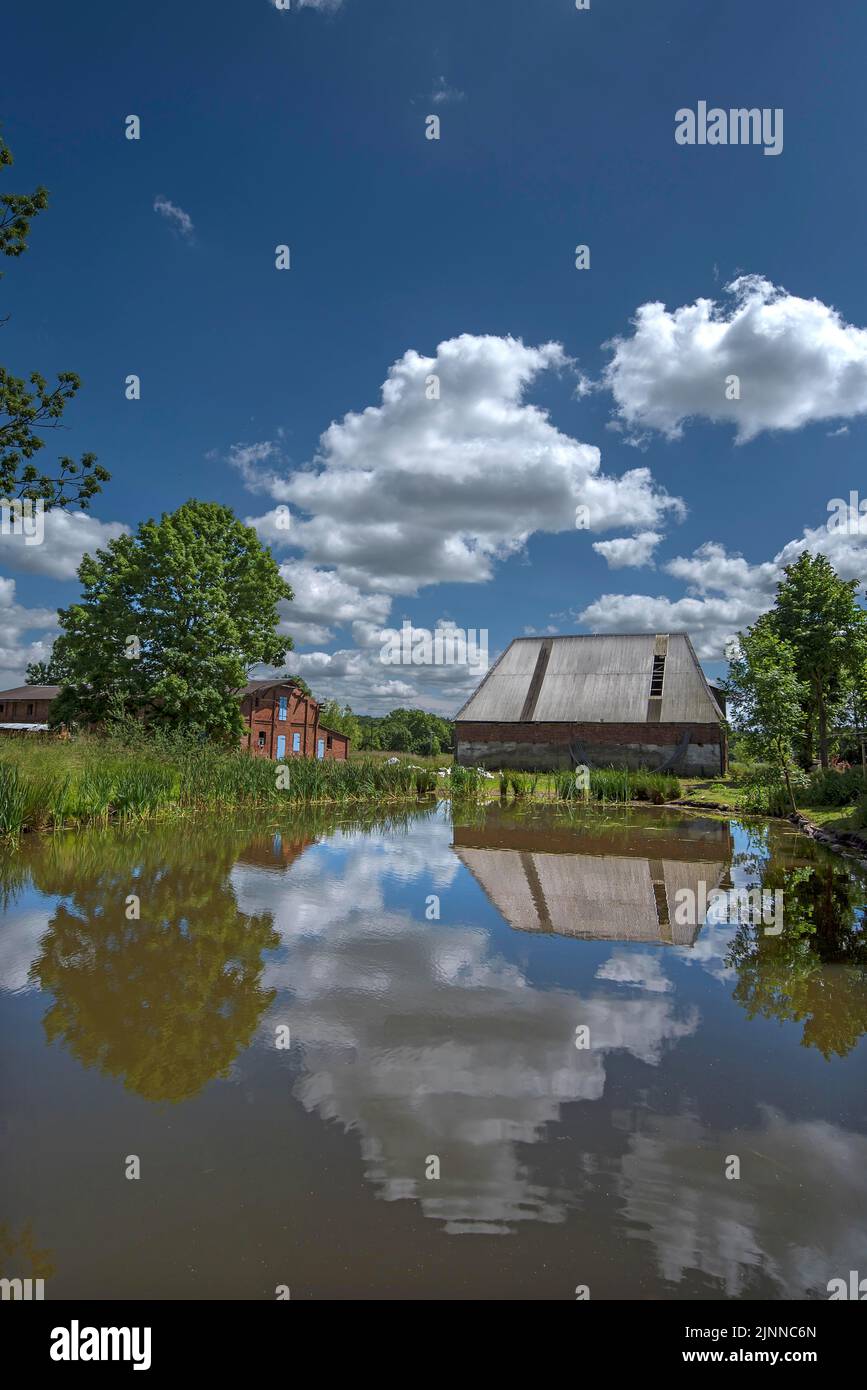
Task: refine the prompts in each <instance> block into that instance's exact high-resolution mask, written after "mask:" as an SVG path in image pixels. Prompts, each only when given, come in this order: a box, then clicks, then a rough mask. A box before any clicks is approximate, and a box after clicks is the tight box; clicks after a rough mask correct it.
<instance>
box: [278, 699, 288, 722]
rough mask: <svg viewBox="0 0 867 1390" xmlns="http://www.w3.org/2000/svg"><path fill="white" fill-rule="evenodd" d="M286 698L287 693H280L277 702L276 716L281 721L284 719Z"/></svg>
mask: <svg viewBox="0 0 867 1390" xmlns="http://www.w3.org/2000/svg"><path fill="white" fill-rule="evenodd" d="M288 700H289V697H288V696H287V695H281V696H280V699H279V702H278V708H277V718H278V719H279V720H280V722H281V723H283V722H285V719H286V708H287V705H288Z"/></svg>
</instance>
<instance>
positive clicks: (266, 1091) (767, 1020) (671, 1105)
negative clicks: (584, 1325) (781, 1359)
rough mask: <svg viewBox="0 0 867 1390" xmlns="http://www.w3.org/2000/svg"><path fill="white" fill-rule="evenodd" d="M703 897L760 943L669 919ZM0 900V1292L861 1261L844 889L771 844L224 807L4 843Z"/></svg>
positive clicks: (484, 1278)
mask: <svg viewBox="0 0 867 1390" xmlns="http://www.w3.org/2000/svg"><path fill="white" fill-rule="evenodd" d="M701 883H705V884H706V885H707V889H708V890H710V889H712V888H715V887H718V886H719V887H722V888H728V887H730V886H732V885H734V886H744V887H756V886H764V887H765V888H766V889H768V890H774V889H778V888H779V889H782V890H783V893H784V921H785V926H784V929H783V932H782V933H781V934H780V935H779V936H778V937H771V936H769V935H767V934H766V933H765V932H763V931H762V929H761V928H760V927H753V926H750V925H746V924H740V925H738V924H736V923H728V922H726V921H724V920H723V921H719V920H717V921H714V920H708V921H706V922H703V923H702V924H700V925H698V926H697V927H689V926H682V925H678V923H677V921H676V920H675V918H676V913H675V910H674V906H673V905H674V903H675V895H676V894H677V892H678V891H679V890H681V889H683V888H691V889H693V890H695V889H696V887H697V885H699V884H701ZM0 885H2V888H3V891H4V894H5V903H4V906H5V912H4V917H3V921H2V926H0V1044H2V1050H0V1057H2V1062H0V1067H2V1081H3V1090H4V1096H5V1101H4V1107H3V1121H2V1130H0V1143H2V1148H0V1161H2V1197H0V1265H2V1270H0V1272H2V1273H3V1274H6V1275H10V1276H11V1275H13V1274H20V1275H22V1276H24V1277H27V1276H29V1275H31V1276H34V1277H40V1276H41V1277H44V1278H45V1279H46V1297H47V1298H94V1299H105V1298H113V1299H118V1298H121V1299H122V1298H170V1299H183V1298H205V1299H211V1298H257V1299H261V1298H274V1296H275V1289H276V1288H277V1286H278V1285H287V1286H288V1287H289V1288H290V1289H291V1296H292V1298H294V1299H297V1298H328V1297H331V1298H343V1297H347V1298H352V1297H361V1298H366V1297H383V1298H415V1297H422V1298H423V1297H434V1298H435V1297H455V1298H485V1297H487V1298H555V1299H571V1298H574V1297H575V1289H576V1286H578V1285H588V1286H589V1288H590V1293H591V1297H592V1298H594V1299H596V1298H630V1299H631V1298H670V1299H697V1298H723V1297H729V1298H732V1297H734V1298H737V1297H743V1298H747V1297H757V1298H769V1299H774V1298H796V1299H806V1298H816V1297H820V1298H826V1297H827V1292H826V1284H827V1281H828V1280H829V1279H830V1278H834V1277H844V1278H846V1277H848V1271H849V1270H850V1269H861V1271H862V1273H864V1274H867V1269H864V1268H863V1266H864V1260H865V1251H867V1106H865V1092H867V1087H865V1078H867V1044H865V1041H864V1033H865V1031H867V932H865V925H864V906H865V903H867V884H865V881H864V879H863V878H862V877H861V876H860V875H859V874H858V873H857V871H855V870H853V868H852V864H851V862H850V861H846V860H841V859H839V858H833V857H831V856H829V855H827V854H826V853H825V852H823V851H822V850H820V849H819V848H817V847H816V846H814V845H813V844H812V843H811V842H810V841H808V840H806V839H804V838H803V837H801V836H798V835H797V834H795V833H793V832H792V831H791V830H790V829H789V828H788V827H786V826H784V825H782V824H776V825H773V826H770V827H769V826H765V825H761V824H754V825H751V826H749V827H747V826H742V825H740V824H738V823H737V822H734V821H723V820H713V819H709V818H707V819H706V818H701V817H698V816H696V815H694V814H693V815H687V814H686V813H684V814H679V813H673V812H670V811H655V810H647V811H646V812H636V811H629V812H626V811H623V812H618V813H614V814H610V815H606V814H603V813H601V812H598V811H591V812H584V813H579V814H578V815H573V816H566V815H563V814H557V813H556V812H551V811H548V810H546V809H544V808H530V809H528V810H526V811H524V812H518V813H515V812H507V811H503V810H501V809H500V808H499V807H498V806H493V807H490V808H488V809H487V810H472V811H469V812H465V813H464V812H461V811H455V812H454V813H452V812H451V810H450V809H449V807H448V806H447V805H445V806H444V805H440V806H439V807H433V806H432V807H428V808H422V809H419V810H418V812H415V811H414V812H412V813H411V814H410V815H408V816H406V817H403V816H398V817H396V818H395V819H394V820H393V821H391V822H383V821H381V820H379V821H374V820H371V821H368V822H367V823H364V822H360V821H346V820H345V818H344V821H343V823H341V822H340V820H339V819H338V818H337V817H332V816H327V815H316V816H315V817H311V816H308V817H306V818H304V819H299V820H297V821H293V822H291V823H290V824H286V823H284V824H282V825H280V826H277V825H275V824H274V823H273V822H272V821H269V820H262V821H259V822H251V821H250V820H249V818H246V819H245V820H244V822H243V824H242V823H241V822H240V821H238V823H236V824H233V823H232V822H231V821H229V822H227V821H226V820H225V819H223V820H219V821H218V820H214V821H198V822H186V823H183V824H180V825H164V826H157V827H151V828H148V829H141V830H129V831H118V830H114V829H113V830H105V831H88V832H85V833H79V834H75V835H73V834H63V835H55V836H47V837H36V836H31V837H28V838H27V840H26V841H25V843H24V845H23V847H22V849H21V850H20V851H18V852H16V853H14V854H11V853H8V854H6V855H5V857H4V858H3V859H2V860H0ZM133 894H134V895H136V897H138V898H139V900H140V904H141V916H140V919H139V920H136V919H135V917H134V915H133V916H132V918H130V916H129V915H128V914H130V913H132V914H134V911H135V909H134V906H132V905H130V903H129V898H130V895H133ZM437 900H438V902H437ZM437 911H438V912H439V916H438V917H437V916H436V913H437ZM713 915H714V914H713V913H712V914H711V916H712V917H713ZM717 915H719V914H717ZM579 1027H587V1028H589V1039H590V1046H589V1047H587V1048H577V1047H576V1045H575V1043H576V1029H577V1028H579ZM286 1029H288V1030H289V1031H288V1037H289V1041H290V1045H289V1046H288V1047H281V1046H278V1042H280V1041H283V1040H285V1038H286V1032H285V1030H286ZM130 1155H136V1156H138V1158H139V1160H140V1164H141V1177H140V1178H139V1179H138V1180H129V1179H128V1178H127V1177H126V1176H125V1173H126V1166H127V1162H126V1161H127V1158H128V1156H130ZM730 1156H737V1157H738V1158H739V1160H740V1171H741V1176H740V1178H739V1179H727V1178H726V1175H725V1174H726V1168H727V1164H728V1166H729V1167H730V1166H731V1165H730V1163H729V1158H730ZM433 1158H436V1159H438V1161H439V1172H440V1176H439V1178H435V1177H433V1178H430V1177H427V1176H426V1173H427V1172H430V1171H432V1170H433V1169H434V1167H435V1165H434V1164H432V1162H431V1160H432V1159H433Z"/></svg>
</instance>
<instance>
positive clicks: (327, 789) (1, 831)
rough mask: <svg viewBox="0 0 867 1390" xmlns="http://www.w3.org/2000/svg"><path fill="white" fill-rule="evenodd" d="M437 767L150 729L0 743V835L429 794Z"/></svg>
mask: <svg viewBox="0 0 867 1390" xmlns="http://www.w3.org/2000/svg"><path fill="white" fill-rule="evenodd" d="M437 790H438V784H437V778H436V772H435V770H434V769H433V768H430V767H419V766H413V765H412V764H410V763H407V762H400V763H386V762H382V761H374V760H373V759H369V760H365V759H359V760H354V761H352V762H337V761H325V760H322V761H319V760H315V759H311V758H294V759H289V760H288V761H287V762H285V763H283V764H278V763H274V762H271V761H270V760H269V759H266V758H251V757H250V756H249V755H248V754H247V753H244V752H241V751H240V750H238V751H235V750H231V749H230V750H225V749H220V748H218V747H212V746H208V745H194V746H184V745H183V744H180V743H178V742H177V741H174V742H170V741H168V740H158V739H155V740H153V741H152V742H151V743H146V742H145V741H143V740H137V741H136V742H135V743H134V744H130V743H128V742H127V743H124V742H122V741H120V740H113V739H102V740H99V739H95V738H89V737H86V736H84V737H82V738H80V739H74V740H69V741H68V742H66V743H60V742H57V741H51V742H49V741H45V742H39V741H36V740H33V741H26V740H23V739H13V738H10V739H7V740H4V742H3V743H2V745H0V837H6V838H8V837H13V838H14V837H15V836H17V835H18V834H20V833H21V831H23V830H37V829H38V830H48V829H60V828H62V827H64V826H71V827H77V826H81V825H88V824H91V825H99V824H106V823H108V822H116V821H132V820H148V819H154V818H156V817H160V816H171V815H179V814H185V813H187V812H190V811H195V810H199V809H201V810H222V809H231V808H234V807H244V806H249V807H253V806H256V807H268V806H273V807H274V808H280V809H286V808H288V807H291V806H298V807H301V806H304V807H310V806H316V805H344V804H345V805H350V804H360V803H365V802H367V803H392V802H400V801H416V800H418V799H419V798H423V797H427V796H431V795H435V794H436V792H437Z"/></svg>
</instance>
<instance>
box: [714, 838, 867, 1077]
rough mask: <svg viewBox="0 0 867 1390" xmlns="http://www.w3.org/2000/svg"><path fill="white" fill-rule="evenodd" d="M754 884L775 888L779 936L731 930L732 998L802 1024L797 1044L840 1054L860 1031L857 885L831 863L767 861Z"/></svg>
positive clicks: (866, 966)
mask: <svg viewBox="0 0 867 1390" xmlns="http://www.w3.org/2000/svg"><path fill="white" fill-rule="evenodd" d="M756 886H761V887H762V888H763V889H764V890H765V891H766V892H774V891H775V890H776V889H778V888H782V890H783V895H784V898H783V905H784V906H783V931H782V934H781V935H780V936H769V935H768V934H767V932H766V931H764V930H763V929H762V927H761V926H757V925H756V926H754V925H746V924H742V925H740V926H739V927H738V929H737V932H736V934H735V936H734V938H733V940H732V944H731V947H730V949H729V957H728V961H727V963H728V964H729V965H732V966H734V968H735V969H736V970H737V972H738V977H739V978H738V983H737V985H736V987H735V991H734V997H735V999H737V1000H738V1002H739V1003H741V1004H742V1005H743V1006H744V1008H745V1009H746V1011H747V1014H748V1016H749V1017H750V1018H755V1017H756V1016H758V1017H761V1018H776V1019H779V1020H780V1021H781V1022H783V1021H787V1020H789V1021H796V1022H798V1023H803V1025H804V1031H803V1035H802V1038H801V1042H802V1045H803V1046H804V1047H816V1048H818V1050H819V1051H820V1052H821V1053H822V1055H823V1056H824V1057H826V1058H830V1057H831V1056H832V1055H834V1054H836V1055H837V1056H840V1057H845V1056H846V1054H847V1053H848V1052H851V1050H852V1048H853V1047H854V1046H855V1044H856V1043H857V1042H858V1040H859V1038H861V1036H862V1035H863V1034H864V1033H865V1032H867V933H865V930H864V920H863V907H862V906H861V903H863V885H861V884H860V883H859V882H858V880H857V879H855V878H853V876H852V875H851V873H850V872H849V871H847V870H846V869H844V868H841V867H840V866H839V865H836V864H833V863H830V862H828V863H826V862H817V863H814V864H809V865H804V864H801V865H800V866H798V867H794V868H793V867H789V866H787V865H786V864H785V863H783V862H780V861H779V860H776V859H771V860H770V861H769V862H768V863H767V864H766V865H765V866H764V872H763V875H762V882H761V884H760V885H756Z"/></svg>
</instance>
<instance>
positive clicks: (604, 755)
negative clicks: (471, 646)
mask: <svg viewBox="0 0 867 1390" xmlns="http://www.w3.org/2000/svg"><path fill="white" fill-rule="evenodd" d="M726 757H727V754H726V736H725V726H724V713H723V710H722V708H721V706H720V704H719V702H718V700H717V698H716V697H715V695H714V693H713V691H712V689H711V687H710V686H709V685H708V682H707V679H706V677H705V674H704V672H703V671H702V669H701V666H700V665H699V662H698V658H697V656H696V654H695V651H694V650H693V646H692V643H691V642H690V640H689V638H688V637H687V636H686V634H685V633H680V632H676V633H658V634H657V635H656V636H653V635H652V634H647V633H639V634H635V635H619V634H611V635H604V634H603V635H598V636H588V637H518V638H515V640H514V641H513V642H511V643H510V645H509V646H508V647H507V648H506V650H505V651H504V652H503V653H502V655H501V656H500V657H499V658H498V660H497V661H495V662H494V665H493V666H492V667H491V669H490V671H488V673H487V675H486V676H485V678H484V680H483V681H482V683H481V685H480V686H479V688H478V690H477V691H476V693H475V694H474V695H473V696H471V697H470V699H469V700H468V701H467V703H466V704H465V705H464V706H463V708H462V709H461V710H459V711H458V714H457V715H456V716H455V760H456V762H458V763H462V764H463V765H464V766H476V765H482V766H487V767H512V768H523V769H526V770H528V771H533V770H537V769H547V768H567V767H576V766H579V765H581V764H584V765H586V766H588V767H621V768H623V767H627V768H628V767H631V768H649V769H666V770H671V771H673V772H680V773H683V774H694V775H696V776H717V775H718V774H719V773H721V772H724V771H725V769H726Z"/></svg>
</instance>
